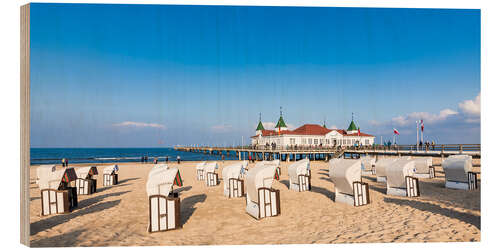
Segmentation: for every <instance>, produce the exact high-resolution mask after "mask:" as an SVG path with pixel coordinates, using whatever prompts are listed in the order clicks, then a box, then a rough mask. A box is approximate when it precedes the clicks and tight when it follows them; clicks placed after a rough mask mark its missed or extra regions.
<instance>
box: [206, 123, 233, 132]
mask: <svg viewBox="0 0 500 250" xmlns="http://www.w3.org/2000/svg"><path fill="white" fill-rule="evenodd" d="M232 128H233V126H231V125H228V124H220V125H214V126H212V127H211V129H212V130H213V131H215V132H227V131H229V130H231V129H232Z"/></svg>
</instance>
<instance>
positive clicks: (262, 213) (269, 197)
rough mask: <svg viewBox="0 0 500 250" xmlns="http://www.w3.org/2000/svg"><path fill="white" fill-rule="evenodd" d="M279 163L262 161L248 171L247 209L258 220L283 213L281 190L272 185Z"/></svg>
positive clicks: (246, 181) (246, 188)
mask: <svg viewBox="0 0 500 250" xmlns="http://www.w3.org/2000/svg"><path fill="white" fill-rule="evenodd" d="M278 164H279V162H278V163H276V162H275V161H274V162H260V164H257V165H256V166H255V167H253V168H252V169H250V170H249V171H248V173H247V176H246V180H245V190H246V191H247V193H246V208H245V210H246V212H247V213H248V214H249V215H251V216H252V217H254V218H255V219H257V220H259V219H262V218H266V217H273V216H278V215H280V214H281V204H280V191H279V190H278V189H274V188H272V187H271V186H272V184H273V181H274V180H275V175H276V168H277V167H278Z"/></svg>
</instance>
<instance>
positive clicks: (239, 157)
mask: <svg viewBox="0 0 500 250" xmlns="http://www.w3.org/2000/svg"><path fill="white" fill-rule="evenodd" d="M238 159H239V160H240V161H241V151H239V152H238Z"/></svg>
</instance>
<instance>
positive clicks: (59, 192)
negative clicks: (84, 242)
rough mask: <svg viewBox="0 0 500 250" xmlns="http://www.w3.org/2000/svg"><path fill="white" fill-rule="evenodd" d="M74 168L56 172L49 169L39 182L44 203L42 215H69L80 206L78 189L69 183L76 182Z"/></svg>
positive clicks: (42, 174)
mask: <svg viewBox="0 0 500 250" xmlns="http://www.w3.org/2000/svg"><path fill="white" fill-rule="evenodd" d="M76 178H77V177H76V173H75V170H74V169H73V168H65V169H60V170H54V171H52V169H50V168H47V169H46V171H45V172H44V173H41V175H40V180H39V183H38V185H39V188H40V197H41V203H42V211H41V215H42V216H45V215H50V214H63V213H69V212H71V211H72V210H73V209H74V208H76V207H77V206H78V194H77V191H76V187H70V186H69V183H70V182H72V181H75V180H76Z"/></svg>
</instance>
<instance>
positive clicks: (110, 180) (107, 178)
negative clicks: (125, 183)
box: [102, 165, 118, 187]
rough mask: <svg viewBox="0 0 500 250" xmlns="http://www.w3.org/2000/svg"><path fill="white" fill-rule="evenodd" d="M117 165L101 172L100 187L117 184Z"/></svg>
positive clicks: (105, 168)
mask: <svg viewBox="0 0 500 250" xmlns="http://www.w3.org/2000/svg"><path fill="white" fill-rule="evenodd" d="M117 172H118V165H111V166H107V167H104V169H103V170H102V185H103V186H104V187H108V186H112V185H116V184H118V173H117Z"/></svg>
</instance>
